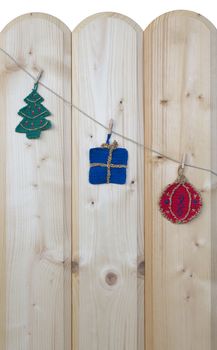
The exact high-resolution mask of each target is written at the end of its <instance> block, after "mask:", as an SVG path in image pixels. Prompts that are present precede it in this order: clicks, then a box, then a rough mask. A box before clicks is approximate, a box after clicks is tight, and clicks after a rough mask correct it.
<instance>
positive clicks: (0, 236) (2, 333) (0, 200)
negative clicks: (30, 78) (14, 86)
mask: <svg viewBox="0 0 217 350" xmlns="http://www.w3.org/2000/svg"><path fill="white" fill-rule="evenodd" d="M1 62H2V57H1V53H0V91H1V93H0V110H1V114H2V116H5V115H6V113H5V108H4V101H5V91H4V89H3V87H4V84H5V74H1V71H2V67H1ZM5 134H6V129H5V118H0V286H1V292H0V348H1V349H5V348H6V288H5V286H6V246H5V238H6V226H5V203H6V193H5V188H6V171H5V170H6V164H5V163H6V153H5Z"/></svg>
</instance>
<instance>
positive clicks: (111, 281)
mask: <svg viewBox="0 0 217 350" xmlns="http://www.w3.org/2000/svg"><path fill="white" fill-rule="evenodd" d="M117 280H118V276H117V274H116V273H114V272H108V273H107V274H106V276H105V281H106V283H107V284H108V285H109V286H114V285H115V284H116V283H117Z"/></svg>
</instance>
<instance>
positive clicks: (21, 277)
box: [0, 14, 71, 350]
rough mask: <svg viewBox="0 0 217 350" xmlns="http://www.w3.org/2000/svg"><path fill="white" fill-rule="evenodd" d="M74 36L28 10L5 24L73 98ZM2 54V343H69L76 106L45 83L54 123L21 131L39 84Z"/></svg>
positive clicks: (9, 44)
mask: <svg viewBox="0 0 217 350" xmlns="http://www.w3.org/2000/svg"><path fill="white" fill-rule="evenodd" d="M70 39H71V32H70V31H69V30H68V29H67V27H66V26H65V25H64V24H63V23H61V22H60V21H59V20H57V19H55V18H54V17H52V16H49V15H43V14H27V15H24V16H21V17H19V18H17V19H15V20H14V21H12V22H11V23H10V24H9V25H8V26H7V27H6V28H5V29H4V30H3V32H2V33H1V47H3V48H4V49H5V50H6V51H7V52H9V53H10V54H11V55H12V56H13V57H14V58H15V59H16V60H17V61H18V62H19V63H20V64H21V65H23V66H24V67H25V68H26V69H27V70H29V71H30V72H31V73H32V74H33V75H35V76H37V73H38V71H39V70H40V69H43V70H44V75H43V78H42V81H43V82H44V83H45V84H46V85H48V86H49V87H50V88H51V89H53V90H55V91H56V92H57V93H59V94H60V95H63V96H64V97H65V98H66V99H69V100H70V98H71V78H70V76H71V40H70ZM0 58H1V64H0V65H1V72H0V74H1V90H3V91H4V99H3V98H2V96H1V116H0V119H1V122H0V123H1V125H3V124H4V128H1V131H0V132H1V136H2V134H3V133H4V134H5V136H4V137H3V138H2V137H1V141H0V142H1V146H2V147H1V157H3V158H1V159H2V161H1V163H0V169H1V170H0V174H1V177H0V178H1V180H0V181H1V182H0V186H1V190H2V189H4V188H5V195H4V190H3V192H2V193H3V195H2V194H1V226H2V225H4V227H3V228H2V227H1V228H2V230H1V232H3V236H4V238H5V246H6V252H5V254H6V260H5V263H4V266H3V267H1V269H5V271H6V284H5V283H4V288H5V290H4V292H3V293H6V295H7V300H6V304H5V306H4V307H5V308H6V321H5V322H6V325H4V329H6V346H4V347H3V348H2V349H4V350H18V349H22V350H30V349H31V350H38V349H46V350H53V349H64V350H65V349H69V350H70V349H71V323H70V322H71V311H70V305H71V301H70V298H71V264H70V261H71V256H70V251H71V248H70V246H71V232H70V217H71V207H70V206H71V205H70V202H71V195H70V191H71V165H70V164H71V109H70V107H69V106H67V105H66V104H64V102H63V101H61V100H60V99H58V98H57V97H56V96H54V95H52V94H51V93H50V92H49V91H47V90H46V89H44V88H43V87H39V93H40V94H41V95H42V96H43V97H44V99H45V101H44V105H46V107H47V108H48V109H49V110H50V111H51V112H52V114H53V115H52V116H51V118H50V120H51V121H52V123H53V128H52V130H49V131H46V132H43V133H42V135H41V138H40V139H39V140H28V139H27V138H26V137H25V135H24V134H18V133H15V127H16V125H17V124H18V123H19V121H20V120H19V118H20V117H19V116H18V115H17V111H18V110H19V109H20V108H21V107H22V106H23V105H25V103H24V102H23V98H24V97H25V96H26V95H27V94H28V93H29V92H30V91H31V89H32V88H33V80H32V79H31V78H30V77H29V76H28V75H26V74H25V73H24V72H23V71H22V70H21V69H19V68H18V67H17V66H16V64H15V63H14V62H12V61H11V60H10V59H9V58H7V57H6V56H4V57H2V55H1V57H0ZM2 110H3V111H4V113H2ZM4 159H5V161H4ZM5 171H6V176H4V172H5ZM4 178H5V180H4ZM4 222H5V224H4ZM1 252H2V244H1ZM3 258H4V255H3V256H2V255H1V259H3ZM1 266H2V264H1ZM1 272H2V271H1ZM1 276H2V277H1V278H5V275H4V274H1ZM3 295H4V294H3ZM1 298H2V297H1ZM1 304H2V302H1ZM4 307H3V310H4ZM1 323H2V321H1Z"/></svg>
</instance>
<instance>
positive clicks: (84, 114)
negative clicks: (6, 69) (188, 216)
mask: <svg viewBox="0 0 217 350" xmlns="http://www.w3.org/2000/svg"><path fill="white" fill-rule="evenodd" d="M0 51H1V52H3V53H4V54H5V55H6V56H7V57H9V58H10V60H11V61H13V62H14V63H15V64H16V65H17V67H19V68H20V69H21V70H22V71H23V72H25V73H26V74H27V75H28V76H29V77H30V78H32V79H33V80H34V81H35V84H40V85H41V86H43V87H44V88H45V89H46V90H48V91H49V92H51V93H52V94H53V95H55V96H56V97H58V98H59V99H61V100H62V101H63V102H64V103H66V104H68V105H69V106H70V107H71V108H74V109H76V110H77V111H78V112H79V113H81V114H82V115H83V116H85V117H86V118H88V119H89V120H91V121H92V122H94V123H96V124H97V125H99V126H101V127H102V128H104V129H105V130H108V127H107V126H106V125H104V124H103V123H101V122H99V121H98V120H96V119H95V118H94V117H92V116H91V115H89V114H88V113H86V112H85V111H83V110H82V109H81V108H79V107H78V106H76V105H75V104H73V103H71V102H70V101H68V100H66V99H65V98H64V97H63V96H61V95H60V94H58V93H57V92H56V91H54V90H52V89H51V88H50V87H49V86H47V85H45V84H44V83H42V82H41V81H39V80H37V78H35V77H34V75H32V74H31V73H30V72H29V71H28V70H27V69H26V68H25V67H23V66H22V65H21V64H20V63H19V62H18V61H17V60H16V59H15V58H14V57H13V56H11V55H10V54H9V53H8V52H7V51H6V50H4V49H3V48H1V47H0ZM112 133H113V134H114V135H117V136H119V137H121V138H123V139H124V140H126V141H129V142H131V143H133V144H134V145H137V146H140V147H143V148H144V149H146V150H147V151H150V152H153V153H155V154H157V155H158V156H160V157H162V158H165V159H168V160H170V161H172V162H174V163H177V164H182V162H180V161H179V160H177V159H175V158H172V157H170V156H168V155H166V154H164V153H162V152H160V151H157V150H156V149H154V148H151V147H149V146H147V145H144V144H143V143H140V142H137V141H136V140H134V139H132V138H130V137H128V136H125V135H123V134H121V133H119V132H117V131H114V130H113V131H112ZM184 165H185V166H186V167H190V168H194V169H198V170H202V171H206V172H209V173H210V174H212V175H214V176H217V171H214V170H213V169H208V168H204V167H200V166H197V165H193V164H189V163H184Z"/></svg>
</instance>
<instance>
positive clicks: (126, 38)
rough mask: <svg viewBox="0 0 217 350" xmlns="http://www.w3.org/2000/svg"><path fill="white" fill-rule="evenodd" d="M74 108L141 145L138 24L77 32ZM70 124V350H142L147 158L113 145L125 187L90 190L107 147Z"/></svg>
mask: <svg viewBox="0 0 217 350" xmlns="http://www.w3.org/2000/svg"><path fill="white" fill-rule="evenodd" d="M72 100H73V103H74V104H75V105H77V106H79V108H81V109H82V110H84V111H85V112H86V113H88V114H90V115H91V116H93V117H94V118H96V120H98V121H99V122H101V123H103V124H104V125H108V124H109V120H110V118H113V119H114V125H115V126H114V130H116V131H117V132H120V133H122V134H124V135H126V136H128V137H131V138H133V139H134V140H138V141H139V142H143V137H144V133H143V111H142V31H141V28H139V27H138V25H137V24H136V23H135V22H133V21H132V20H131V19H129V18H126V17H124V16H122V15H119V14H114V13H104V14H98V15H94V16H92V17H90V18H88V19H86V20H85V21H83V22H82V23H81V24H80V25H79V26H78V27H77V28H76V29H75V31H74V32H73V35H72ZM120 101H122V102H123V103H120ZM72 119H73V125H72V129H73V145H72V147H73V167H72V169H73V172H72V177H73V196H72V198H73V208H75V206H76V204H77V209H76V212H75V211H74V210H73V271H74V277H73V291H74V293H73V305H74V307H73V321H74V322H73V336H74V340H73V350H78V349H79V350H86V349H89V350H96V349H104V350H111V349H112V350H120V349H126V350H133V349H144V323H143V317H144V312H143V309H144V305H143V295H144V279H143V267H144V262H143V255H144V247H143V232H144V230H143V226H144V224H143V219H144V211H143V210H144V208H143V207H144V199H143V187H144V181H143V179H144V159H143V158H144V150H143V149H142V148H138V147H137V146H136V145H134V144H133V143H131V142H128V141H126V140H124V139H122V138H120V137H116V139H117V141H118V142H119V144H120V145H121V146H123V147H126V148H127V149H128V151H129V168H128V176H127V184H126V185H124V186H121V185H100V186H97V185H96V186H94V185H91V184H89V183H88V171H89V159H88V156H89V149H90V148H91V147H96V146H99V145H101V144H102V143H103V142H105V140H106V130H104V129H103V128H102V127H101V126H99V125H97V124H96V123H94V122H93V121H90V120H88V119H87V118H85V117H84V116H83V115H82V114H81V113H78V112H77V111H76V110H75V109H73V118H72ZM137 260H138V262H139V271H138V277H137ZM78 264H79V266H78Z"/></svg>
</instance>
